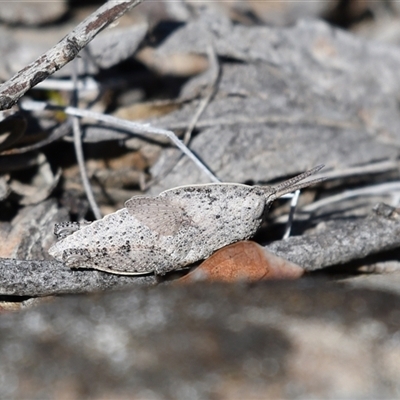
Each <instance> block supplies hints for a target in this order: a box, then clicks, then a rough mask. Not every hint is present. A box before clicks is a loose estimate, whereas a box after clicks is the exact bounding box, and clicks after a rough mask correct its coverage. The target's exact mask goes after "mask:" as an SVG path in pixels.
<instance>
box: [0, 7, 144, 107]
mask: <svg viewBox="0 0 400 400" xmlns="http://www.w3.org/2000/svg"><path fill="white" fill-rule="evenodd" d="M142 1H143V0H119V1H108V2H106V3H105V4H104V5H103V6H102V7H100V8H99V9H98V10H96V11H95V12H94V13H93V14H91V15H90V16H89V17H87V18H86V19H85V20H84V21H82V22H81V23H80V24H79V25H78V26H77V27H76V28H75V29H73V30H72V31H71V32H70V33H69V34H68V35H66V36H65V37H64V38H63V39H62V40H60V41H59V42H58V43H57V44H56V45H55V46H54V47H52V48H51V49H50V50H49V51H47V52H46V53H45V54H43V55H41V56H40V57H39V58H37V59H36V60H35V61H34V62H32V63H31V64H29V65H28V66H26V67H25V68H23V69H22V70H21V71H19V72H18V73H17V74H16V75H14V76H13V77H12V78H11V79H9V80H8V81H7V82H5V83H3V84H2V85H1V86H0V110H5V109H8V108H11V107H12V106H13V105H14V104H16V103H17V101H18V100H19V99H20V98H21V97H22V96H23V95H24V94H25V93H26V92H27V91H28V90H29V89H31V88H32V87H34V86H35V85H37V84H38V83H39V82H42V81H43V80H45V79H46V78H47V77H48V76H50V75H52V74H53V73H54V72H56V71H58V70H59V69H61V68H62V67H63V66H64V65H65V64H67V63H68V62H70V61H72V60H73V59H74V58H75V57H76V56H77V54H78V53H79V52H80V51H81V50H82V49H83V48H84V47H85V46H86V45H87V44H88V43H89V42H91V41H92V40H93V39H94V38H95V36H96V35H97V34H98V33H99V32H101V31H102V30H103V29H104V28H106V27H107V26H108V25H110V24H111V23H112V22H114V21H115V20H116V19H118V18H119V17H121V16H122V15H123V14H124V13H126V12H127V11H129V10H130V9H131V8H132V7H134V6H137V5H138V4H140V3H141V2H142Z"/></svg>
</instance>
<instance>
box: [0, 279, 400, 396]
mask: <svg viewBox="0 0 400 400" xmlns="http://www.w3.org/2000/svg"><path fill="white" fill-rule="evenodd" d="M399 308H400V298H399V296H398V295H394V294H390V293H385V292H382V291H378V290H365V289H364V290H362V289H353V290H350V289H346V288H343V287H338V286H336V285H327V284H324V283H322V282H321V281H319V280H317V281H307V280H306V281H302V282H297V283H284V284H281V283H271V282H270V283H267V284H256V285H254V284H253V285H249V286H247V285H239V286H235V285H210V286H209V285H192V286H186V287H172V286H164V287H157V288H150V289H146V288H139V287H138V288H136V289H135V290H130V291H124V292H119V293H108V294H105V295H95V296H90V297H87V296H74V297H66V298H62V299H58V300H57V301H54V302H53V303H51V304H47V305H42V306H39V307H37V308H35V309H30V310H27V311H23V312H20V313H18V314H11V315H2V316H1V318H0V357H1V360H2V362H1V364H0V376H1V377H2V384H1V385H0V396H1V397H2V398H8V399H20V398H37V399H52V398H55V397H61V396H64V397H67V398H82V397H85V398H132V399H133V398H145V399H178V400H179V399H187V398H191V399H216V398H217V399H218V398H238V397H247V398H249V397H251V398H288V399H306V398H321V397H323V398H327V399H337V398H381V399H391V398H396V397H398V394H399V392H400V386H399V382H400V375H399V370H398V362H397V360H398V356H399V354H400V341H399V336H400V335H399V331H400V319H399V312H398V309H399Z"/></svg>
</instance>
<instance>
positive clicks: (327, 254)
mask: <svg viewBox="0 0 400 400" xmlns="http://www.w3.org/2000/svg"><path fill="white" fill-rule="evenodd" d="M397 247H400V216H399V214H398V213H397V212H396V211H395V209H394V208H392V207H389V206H387V205H385V204H378V205H377V206H376V207H375V208H374V213H373V215H371V216H369V217H367V218H365V219H361V220H356V221H351V222H344V223H341V224H340V225H338V226H337V227H335V228H334V229H326V230H324V231H322V232H319V233H318V234H313V235H302V236H293V237H290V238H288V239H286V240H280V241H277V242H273V243H271V244H270V245H268V246H266V249H267V250H269V251H271V252H272V253H275V254H276V255H278V256H280V257H283V258H285V259H286V260H289V261H291V262H294V263H296V264H298V265H300V266H301V267H303V268H304V269H305V270H307V271H314V270H317V269H322V268H325V267H329V266H333V265H340V264H344V263H347V262H349V261H353V260H359V259H362V258H364V257H366V256H369V255H371V254H375V253H379V252H383V251H387V250H391V249H395V248H397Z"/></svg>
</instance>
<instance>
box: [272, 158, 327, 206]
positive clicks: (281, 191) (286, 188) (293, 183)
mask: <svg viewBox="0 0 400 400" xmlns="http://www.w3.org/2000/svg"><path fill="white" fill-rule="evenodd" d="M323 167H324V165H318V166H316V167H314V168H311V169H309V170H308V171H306V172H303V173H302V174H300V175H297V176H295V177H294V178H291V179H288V180H286V181H284V182H281V183H278V184H277V185H274V186H272V189H274V198H275V199H277V198H279V197H282V196H283V195H285V194H287V193H292V192H295V191H296V190H300V189H303V188H305V187H308V186H310V185H314V184H316V183H319V182H322V181H324V180H325V179H326V178H317V179H313V180H311V181H307V182H301V183H298V182H300V181H302V180H303V179H305V178H308V177H309V176H310V175H313V174H315V173H316V172H318V171H320V170H321V169H322V168H323Z"/></svg>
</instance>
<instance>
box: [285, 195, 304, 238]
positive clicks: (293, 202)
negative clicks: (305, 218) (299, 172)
mask: <svg viewBox="0 0 400 400" xmlns="http://www.w3.org/2000/svg"><path fill="white" fill-rule="evenodd" d="M299 196H300V190H296V191H295V192H294V193H293V196H292V200H291V202H290V211H289V216H288V220H287V222H286V229H285V234H284V235H283V238H284V239H287V238H288V237H289V236H290V232H291V230H292V224H293V218H294V213H295V211H296V207H297V201H298V200H299Z"/></svg>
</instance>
